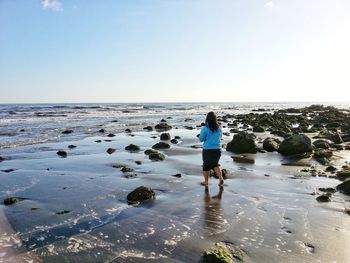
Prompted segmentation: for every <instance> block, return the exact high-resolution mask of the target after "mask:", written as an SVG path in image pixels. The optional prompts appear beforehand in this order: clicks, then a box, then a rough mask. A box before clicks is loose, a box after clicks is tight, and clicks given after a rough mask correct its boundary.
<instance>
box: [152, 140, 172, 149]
mask: <svg viewBox="0 0 350 263" xmlns="http://www.w3.org/2000/svg"><path fill="white" fill-rule="evenodd" d="M152 148H153V149H169V148H170V145H169V144H168V143H166V142H158V143H156V144H155V145H153V146H152Z"/></svg>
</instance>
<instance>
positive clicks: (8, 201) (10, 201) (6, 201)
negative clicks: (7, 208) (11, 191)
mask: <svg viewBox="0 0 350 263" xmlns="http://www.w3.org/2000/svg"><path fill="white" fill-rule="evenodd" d="M15 203H17V198H16V197H9V198H6V199H4V205H13V204H15Z"/></svg>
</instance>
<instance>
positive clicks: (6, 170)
mask: <svg viewBox="0 0 350 263" xmlns="http://www.w3.org/2000/svg"><path fill="white" fill-rule="evenodd" d="M14 171H15V169H5V170H1V172H4V173H12V172H14Z"/></svg>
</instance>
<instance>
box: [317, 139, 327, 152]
mask: <svg viewBox="0 0 350 263" xmlns="http://www.w3.org/2000/svg"><path fill="white" fill-rule="evenodd" d="M313 145H314V146H315V147H316V148H320V149H325V150H328V149H329V148H330V145H329V143H328V142H327V141H325V140H316V141H314V142H313Z"/></svg>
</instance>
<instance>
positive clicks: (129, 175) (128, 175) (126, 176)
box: [124, 173, 137, 178]
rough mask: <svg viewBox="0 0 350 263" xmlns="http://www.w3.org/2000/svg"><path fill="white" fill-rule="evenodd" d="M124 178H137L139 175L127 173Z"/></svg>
mask: <svg viewBox="0 0 350 263" xmlns="http://www.w3.org/2000/svg"><path fill="white" fill-rule="evenodd" d="M124 177H125V178H135V177H137V174H135V173H125V174H124Z"/></svg>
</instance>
